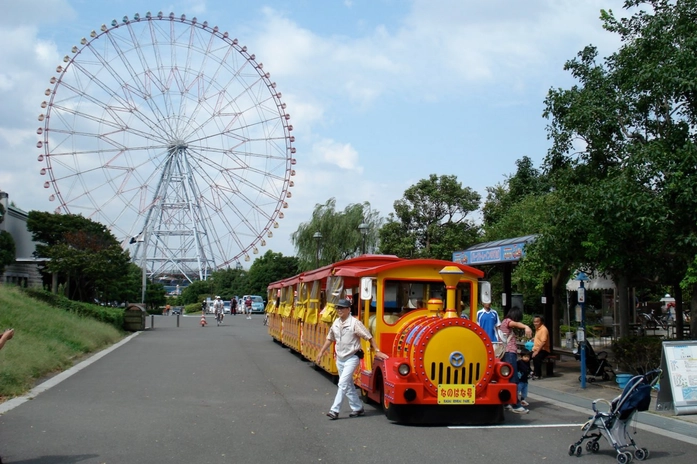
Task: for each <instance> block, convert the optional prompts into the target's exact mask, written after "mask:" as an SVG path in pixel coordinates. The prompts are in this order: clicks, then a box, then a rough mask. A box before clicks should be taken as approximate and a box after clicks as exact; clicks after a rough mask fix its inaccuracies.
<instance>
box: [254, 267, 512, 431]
mask: <svg viewBox="0 0 697 464" xmlns="http://www.w3.org/2000/svg"><path fill="white" fill-rule="evenodd" d="M482 277H483V273H482V272H481V271H479V270H477V269H474V268H472V267H470V266H467V265H463V264H457V263H453V262H449V261H441V260H435V259H401V258H398V257H396V256H387V255H363V256H359V257H357V258H352V259H348V260H345V261H341V262H338V263H334V264H330V265H328V266H324V267H321V268H319V269H315V270H312V271H308V272H304V273H302V274H299V275H296V276H293V277H290V278H288V279H284V280H281V281H278V282H274V283H272V284H270V285H269V287H268V304H267V307H266V312H267V315H268V324H269V334H270V335H271V336H272V337H273V338H274V339H275V340H276V341H278V342H280V343H281V344H283V345H285V346H287V347H289V348H290V349H292V350H294V351H296V352H298V353H300V354H301V355H302V356H303V357H305V358H307V359H308V360H310V361H313V362H314V360H315V359H316V356H317V354H318V352H319V350H320V348H321V346H322V344H323V343H324V341H325V339H326V337H327V332H328V330H329V327H330V326H331V323H332V322H333V321H334V319H335V318H336V317H337V315H336V309H335V304H336V303H337V301H338V300H339V299H340V298H347V299H349V300H351V301H352V311H351V312H352V314H353V315H354V316H355V317H357V318H358V319H360V320H361V321H362V322H363V324H364V325H365V326H366V327H367V328H368V329H369V330H370V332H371V333H372V334H373V336H374V337H375V340H376V342H377V344H378V346H379V347H380V351H382V352H383V353H387V354H388V355H389V356H390V357H389V359H385V360H381V359H377V358H374V354H375V353H373V352H372V350H371V347H370V344H369V343H368V342H366V341H362V344H363V346H362V348H363V350H364V352H365V356H364V358H363V359H361V363H360V367H359V369H357V370H356V373H355V374H354V381H355V383H356V385H357V386H358V387H359V388H360V391H361V393H362V395H363V397H364V399H368V400H372V401H374V402H376V403H379V404H381V405H382V408H383V410H384V412H385V414H386V415H387V418H388V419H390V420H392V421H396V422H401V423H458V424H490V423H499V422H502V421H503V417H504V415H503V407H504V405H505V404H509V403H515V399H516V394H517V392H516V384H515V383H513V382H512V381H511V374H512V371H513V369H512V367H511V366H510V365H509V364H507V363H504V362H502V361H501V360H500V359H498V358H497V357H496V355H495V354H494V346H493V344H492V342H491V340H490V339H489V337H488V335H486V333H485V332H484V331H483V330H482V329H481V328H480V327H479V326H478V325H477V324H476V323H475V322H472V320H473V318H474V316H475V315H476V311H477V301H478V298H477V295H478V294H479V279H480V278H482ZM444 300H445V304H444ZM319 367H320V368H322V369H324V370H325V371H327V372H328V373H330V374H332V375H336V374H337V369H336V365H335V362H334V353H333V349H332V350H328V351H327V352H326V354H325V355H324V356H323V358H322V360H321V363H320V365H319Z"/></svg>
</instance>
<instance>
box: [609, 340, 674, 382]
mask: <svg viewBox="0 0 697 464" xmlns="http://www.w3.org/2000/svg"><path fill="white" fill-rule="evenodd" d="M661 349H662V340H661V339H660V338H658V337H636V336H631V337H622V338H620V339H618V340H617V341H615V342H613V343H612V353H613V356H614V360H615V363H616V364H617V365H618V367H619V369H620V371H623V372H627V373H630V374H643V373H645V372H648V371H650V370H651V369H655V368H657V367H659V366H660V364H661Z"/></svg>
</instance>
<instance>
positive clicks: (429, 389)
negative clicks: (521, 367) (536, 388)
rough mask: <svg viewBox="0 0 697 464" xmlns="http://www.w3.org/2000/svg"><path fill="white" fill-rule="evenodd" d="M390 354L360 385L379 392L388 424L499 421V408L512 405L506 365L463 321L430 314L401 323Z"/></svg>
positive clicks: (480, 333)
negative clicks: (391, 422) (377, 369)
mask: <svg viewBox="0 0 697 464" xmlns="http://www.w3.org/2000/svg"><path fill="white" fill-rule="evenodd" d="M392 353H393V356H391V357H390V358H389V359H388V360H386V361H385V362H384V363H383V365H382V372H380V373H379V374H378V373H375V372H373V375H365V376H362V380H365V384H363V385H362V387H364V388H365V387H369V388H366V390H368V389H369V390H372V391H378V392H380V398H379V401H380V402H381V403H382V406H383V409H384V410H385V413H386V415H387V417H388V418H389V419H390V420H394V421H397V422H402V423H419V422H424V423H457V424H491V423H500V422H502V421H503V419H504V417H503V405H504V404H506V403H511V402H513V401H514V398H515V395H516V385H515V384H513V383H511V382H510V376H511V373H512V369H511V366H510V365H509V364H506V363H503V362H500V361H499V360H498V359H497V358H496V356H495V354H494V348H493V344H492V343H491V341H490V340H489V338H488V336H487V335H486V334H485V333H484V331H483V330H482V329H481V328H480V327H479V326H478V325H477V324H475V323H473V322H471V321H470V320H468V319H465V318H461V317H456V316H455V317H442V316H440V315H436V314H433V315H422V316H418V317H415V318H413V319H412V320H408V321H404V323H403V324H402V326H401V328H400V329H399V330H398V333H397V336H396V337H395V340H394V342H393V347H392ZM376 368H378V367H377V366H376ZM366 374H367V373H366ZM370 378H372V380H374V382H373V383H372V386H369V383H370V381H371V379H370ZM380 381H382V385H378V383H379V382H380ZM369 396H370V395H369Z"/></svg>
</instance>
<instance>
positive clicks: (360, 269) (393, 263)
mask: <svg viewBox="0 0 697 464" xmlns="http://www.w3.org/2000/svg"><path fill="white" fill-rule="evenodd" d="M406 266H435V267H445V266H455V267H457V268H459V269H460V270H462V271H463V272H465V273H467V274H470V275H475V276H476V277H477V278H482V277H484V271H481V270H479V269H476V268H473V267H472V266H468V265H466V264H461V263H455V262H452V261H445V260H441V259H429V258H425V259H404V258H399V257H397V256H394V255H362V256H359V257H357V258H351V259H347V260H344V261H339V262H337V263H333V264H328V265H326V266H323V267H320V268H318V269H313V270H311V271H306V272H303V273H301V274H298V275H295V276H293V277H289V278H287V279H283V280H279V281H276V282H273V283H271V284H269V287H270V288H282V287H287V286H289V285H294V284H297V283H298V282H300V281H306V282H312V281H315V280H322V279H325V278H327V277H329V276H343V277H367V276H371V275H375V274H378V273H381V272H385V271H389V270H392V269H398V268H401V267H406Z"/></svg>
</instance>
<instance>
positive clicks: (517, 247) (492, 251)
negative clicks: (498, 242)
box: [453, 243, 525, 266]
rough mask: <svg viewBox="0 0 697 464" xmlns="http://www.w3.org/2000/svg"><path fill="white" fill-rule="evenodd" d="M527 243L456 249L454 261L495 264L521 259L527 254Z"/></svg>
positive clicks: (470, 263) (472, 264)
mask: <svg viewBox="0 0 697 464" xmlns="http://www.w3.org/2000/svg"><path fill="white" fill-rule="evenodd" d="M524 246H525V243H515V244H513V245H503V246H497V247H491V248H484V249H482V250H472V251H456V252H455V253H453V262H456V263H460V264H469V265H470V266H474V265H477V264H493V263H507V262H514V261H519V260H520V258H522V257H523V256H525V251H524V250H523V247H524Z"/></svg>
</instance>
